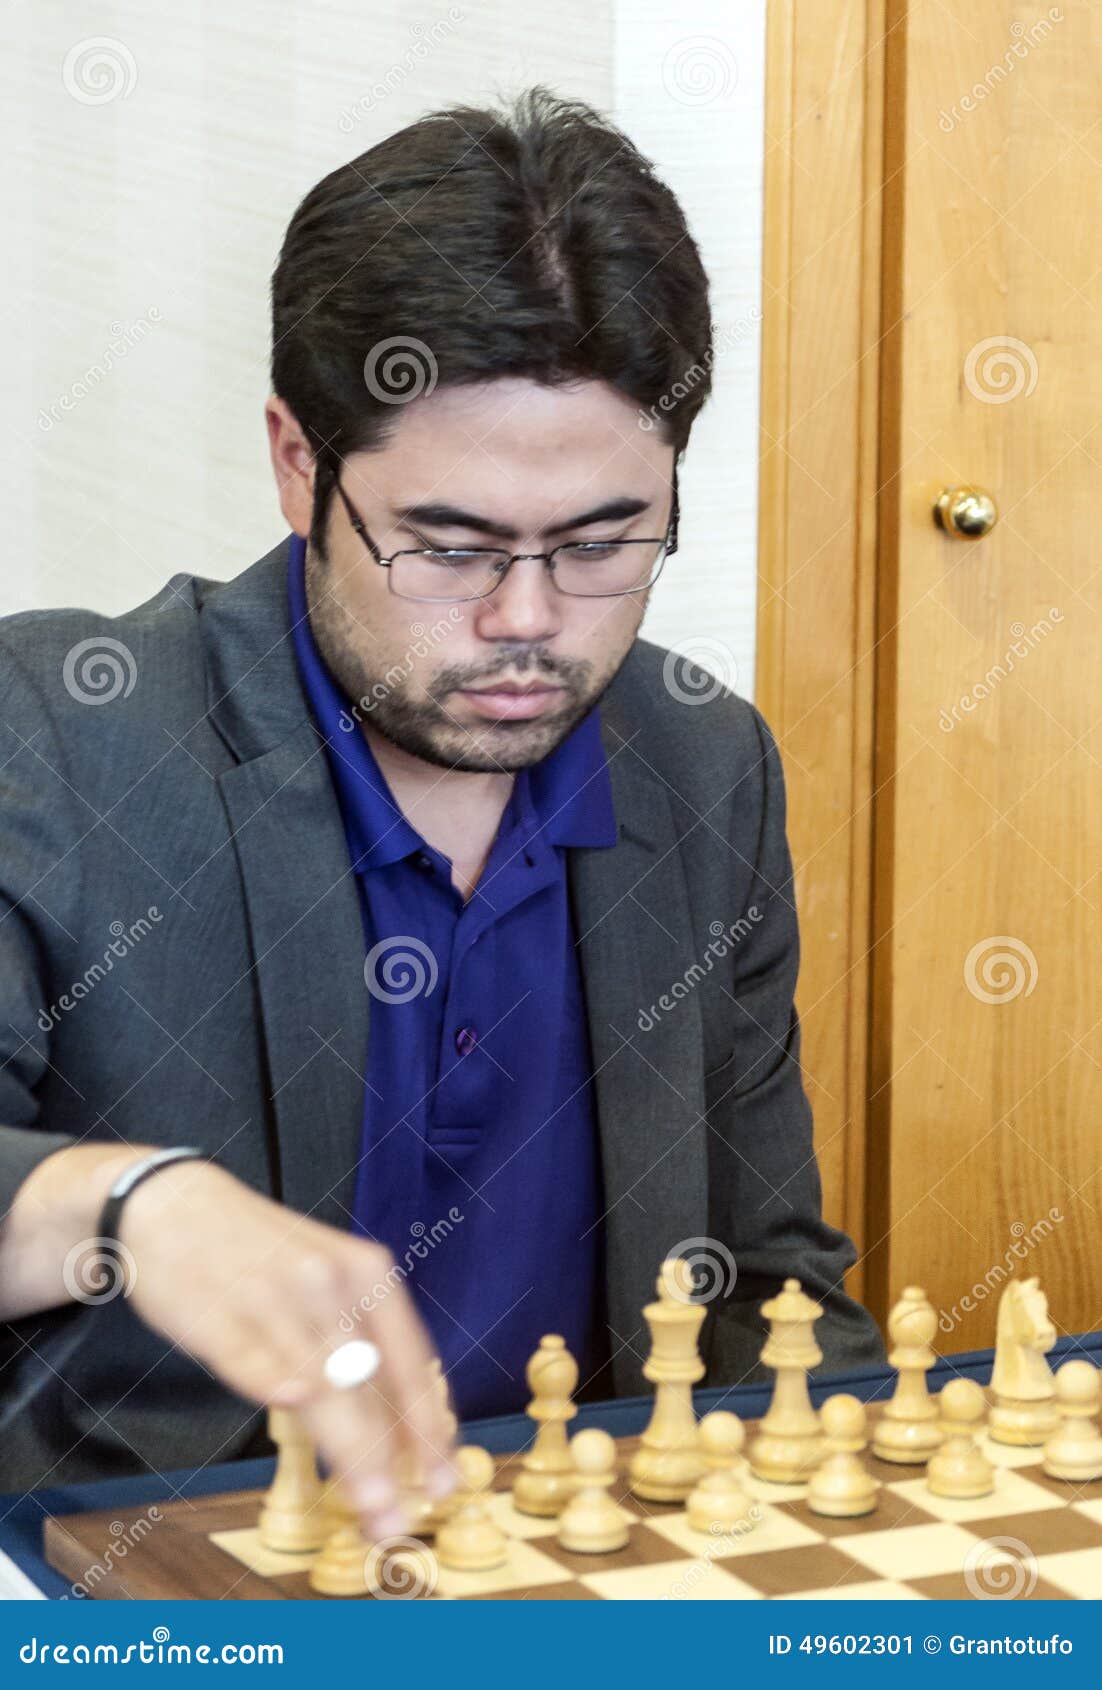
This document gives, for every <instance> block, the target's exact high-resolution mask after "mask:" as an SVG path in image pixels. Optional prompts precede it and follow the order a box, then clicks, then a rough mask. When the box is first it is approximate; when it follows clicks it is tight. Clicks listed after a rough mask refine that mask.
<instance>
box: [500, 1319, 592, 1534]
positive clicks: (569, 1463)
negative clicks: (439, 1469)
mask: <svg viewBox="0 0 1102 1690" xmlns="http://www.w3.org/2000/svg"><path fill="white" fill-rule="evenodd" d="M527 1379H528V1385H529V1388H530V1390H531V1392H532V1401H531V1402H530V1403H529V1405H528V1409H527V1414H528V1418H529V1419H530V1420H534V1421H535V1422H536V1426H537V1428H538V1430H537V1432H536V1437H535V1441H534V1443H533V1444H532V1447H531V1449H530V1450H529V1451H528V1452H527V1454H526V1455H525V1456H524V1458H523V1460H522V1461H521V1464H520V1472H519V1473H518V1474H517V1479H516V1483H515V1484H514V1486H513V1504H514V1506H515V1507H516V1508H519V1510H520V1512H521V1513H522V1514H536V1515H540V1516H543V1517H545V1518H551V1517H553V1516H554V1515H556V1514H560V1513H561V1512H562V1510H563V1507H564V1506H565V1504H566V1503H567V1502H568V1501H569V1500H570V1496H571V1494H572V1492H573V1489H574V1462H573V1460H572V1459H571V1455H570V1446H569V1444H568V1442H567V1437H566V1425H567V1421H569V1420H572V1419H573V1418H574V1416H575V1414H577V1412H578V1411H577V1409H576V1408H575V1407H574V1404H573V1403H572V1402H571V1400H570V1399H571V1396H572V1395H573V1392H574V1390H575V1388H576V1386H577V1383H578V1364H577V1362H576V1361H575V1360H574V1357H573V1356H572V1355H571V1354H570V1352H569V1350H568V1349H567V1347H566V1342H565V1340H564V1339H562V1338H560V1337H558V1336H557V1335H555V1334H552V1335H551V1336H549V1337H546V1338H542V1339H541V1340H540V1347H539V1349H538V1350H537V1351H536V1353H535V1355H534V1356H533V1357H532V1359H531V1361H530V1362H529V1363H528V1372H527Z"/></svg>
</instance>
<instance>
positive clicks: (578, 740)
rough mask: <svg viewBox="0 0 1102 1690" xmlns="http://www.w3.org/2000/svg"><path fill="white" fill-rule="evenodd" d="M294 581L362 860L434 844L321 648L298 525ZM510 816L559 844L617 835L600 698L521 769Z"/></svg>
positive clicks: (301, 639)
mask: <svg viewBox="0 0 1102 1690" xmlns="http://www.w3.org/2000/svg"><path fill="white" fill-rule="evenodd" d="M287 586H288V599H289V605H290V613H291V640H292V644H293V647H294V653H295V659H296V661H297V664H298V669H299V675H300V678H301V681H302V686H303V690H304V692H305V694H306V697H307V699H308V701H309V704H310V707H311V710H312V711H313V715H314V719H315V721H316V723H317V726H318V728H319V730H320V732H321V735H322V738H323V739H324V740H325V742H326V746H327V748H328V751H329V758H330V767H331V769H332V772H333V780H334V783H335V785H336V787H337V795H338V798H339V801H340V805H341V811H342V813H343V815H344V820H345V829H346V832H347V834H348V840H349V848H350V850H351V852H352V863H353V867H354V868H355V869H356V870H364V871H366V870H368V869H373V868H382V867H383V866H384V865H385V864H387V863H393V862H398V861H400V860H401V859H402V858H403V857H408V856H410V855H411V854H412V853H414V852H421V851H424V850H426V844H425V841H424V840H423V839H422V837H421V835H420V834H419V833H418V832H417V830H416V828H415V827H413V825H412V824H411V823H410V822H409V821H408V820H407V818H406V817H405V816H404V815H403V813H402V811H401V809H400V808H399V806H398V804H397V803H396V802H395V799H394V797H393V795H392V793H391V791H390V787H389V786H388V784H387V781H386V777H385V776H384V774H383V772H382V770H381V769H380V767H379V765H378V763H377V761H376V759H375V756H374V754H373V753H372V750H371V747H370V746H369V744H368V742H367V739H366V737H365V736H364V734H363V733H361V732H360V730H359V724H358V720H357V713H356V711H355V708H354V706H353V704H352V702H351V700H350V699H349V698H348V697H347V695H346V694H345V692H344V691H343V689H342V688H341V687H340V686H339V685H338V683H337V681H336V679H335V678H334V676H333V675H332V674H331V673H330V671H329V669H328V667H327V666H326V664H325V661H324V659H323V658H322V655H321V652H320V651H319V650H318V647H317V642H316V641H315V639H314V635H313V630H312V629H311V627H310V619H309V616H308V614H307V608H306V542H305V540H304V539H302V537H301V536H300V535H297V534H294V535H292V536H291V543H290V554H289V563H288V571H287ZM501 825H502V829H503V830H508V831H510V832H511V831H512V830H513V828H519V829H520V830H521V831H522V832H523V834H524V836H525V837H526V838H534V837H535V836H536V835H539V837H540V838H541V839H542V840H544V841H546V842H547V843H548V844H551V845H592V846H610V845H615V843H616V838H617V828H616V815H615V810H614V808H613V802H612V781H611V778H610V775H609V769H608V761H607V758H606V756H605V751H604V745H603V743H602V737H601V720H600V712H599V709H598V707H597V706H596V705H595V706H594V707H593V709H592V710H590V711H589V712H588V714H587V715H585V716H583V718H582V720H581V721H580V722H579V723H578V725H577V727H575V728H574V729H573V730H572V731H571V732H570V733H569V734H568V735H567V736H566V738H565V739H564V740H563V741H562V743H561V744H560V745H558V746H556V747H555V749H554V751H552V752H550V753H549V754H548V756H546V757H544V758H543V759H542V760H541V761H540V762H539V763H533V764H532V765H531V766H530V767H529V768H526V769H521V770H519V771H518V773H517V778H516V781H515V782H514V786H513V792H512V794H511V796H510V800H509V804H508V806H507V808H506V811H505V814H504V815H503V817H502V823H501Z"/></svg>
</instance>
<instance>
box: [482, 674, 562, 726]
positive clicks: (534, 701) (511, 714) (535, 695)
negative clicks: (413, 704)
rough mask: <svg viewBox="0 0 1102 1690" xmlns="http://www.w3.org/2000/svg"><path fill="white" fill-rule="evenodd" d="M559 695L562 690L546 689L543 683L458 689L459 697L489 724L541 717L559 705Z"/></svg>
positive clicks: (502, 682)
mask: <svg viewBox="0 0 1102 1690" xmlns="http://www.w3.org/2000/svg"><path fill="white" fill-rule="evenodd" d="M562 694H563V688H562V687H555V686H547V685H545V684H544V683H542V682H528V683H526V684H522V683H520V682H517V681H499V682H498V683H497V684H496V685H494V686H492V687H461V688H460V697H461V698H465V699H467V700H468V701H469V703H470V704H471V707H472V708H473V709H474V710H475V711H476V712H477V714H478V715H480V716H483V717H485V718H487V719H488V720H491V721H494V720H496V721H504V720H510V721H516V720H521V719H525V718H528V717H531V716H541V715H543V713H544V712H545V711H547V710H550V709H551V708H552V706H553V705H554V704H556V703H557V702H558V700H559V699H560V698H561V697H562Z"/></svg>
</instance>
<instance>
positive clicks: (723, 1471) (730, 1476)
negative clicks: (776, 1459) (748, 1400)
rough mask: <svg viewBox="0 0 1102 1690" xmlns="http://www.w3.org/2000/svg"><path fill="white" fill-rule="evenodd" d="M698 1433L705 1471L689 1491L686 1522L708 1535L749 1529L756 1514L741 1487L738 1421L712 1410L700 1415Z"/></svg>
mask: <svg viewBox="0 0 1102 1690" xmlns="http://www.w3.org/2000/svg"><path fill="white" fill-rule="evenodd" d="M698 1436H699V1440H700V1453H701V1456H702V1458H703V1461H704V1464H705V1466H706V1467H707V1469H708V1471H707V1472H706V1473H705V1475H704V1477H703V1478H702V1479H701V1480H700V1482H699V1483H698V1484H696V1485H694V1487H693V1489H692V1491H691V1492H690V1494H689V1502H688V1510H687V1512H688V1519H689V1525H690V1526H691V1527H692V1529H693V1531H694V1532H708V1533H709V1534H711V1535H718V1534H719V1533H723V1532H736V1531H743V1532H747V1531H749V1530H750V1529H751V1528H752V1526H753V1525H754V1524H755V1522H756V1519H757V1513H756V1510H755V1506H754V1504H753V1503H751V1501H750V1499H749V1497H748V1496H747V1495H746V1492H745V1491H744V1490H743V1488H742V1487H743V1481H744V1479H745V1476H746V1462H745V1460H744V1458H743V1454H742V1445H743V1439H744V1437H745V1432H744V1430H743V1425H742V1421H741V1420H740V1419H739V1417H738V1415H737V1414H730V1413H728V1412H727V1410H726V1409H716V1410H715V1412H714V1413H712V1414H706V1415H705V1416H704V1418H703V1420H702V1421H701V1422H700V1426H699V1430H698Z"/></svg>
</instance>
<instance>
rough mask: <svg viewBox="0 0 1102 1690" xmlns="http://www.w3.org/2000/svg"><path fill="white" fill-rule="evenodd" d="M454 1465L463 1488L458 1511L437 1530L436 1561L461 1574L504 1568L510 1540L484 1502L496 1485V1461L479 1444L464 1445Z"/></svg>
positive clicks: (457, 1452)
mask: <svg viewBox="0 0 1102 1690" xmlns="http://www.w3.org/2000/svg"><path fill="white" fill-rule="evenodd" d="M455 1465H456V1467H457V1469H458V1471H459V1475H460V1479H461V1480H462V1486H463V1488H462V1491H461V1493H460V1498H459V1504H458V1507H457V1508H456V1510H455V1512H454V1513H453V1514H452V1516H451V1518H450V1519H448V1520H446V1521H445V1522H444V1524H443V1525H442V1526H440V1527H439V1529H438V1530H437V1533H436V1556H437V1559H438V1561H439V1562H440V1565H441V1566H442V1567H450V1568H451V1569H452V1570H453V1571H454V1572H458V1573H486V1572H490V1571H491V1570H492V1569H493V1568H494V1567H503V1566H504V1565H505V1562H506V1560H507V1559H508V1541H507V1539H506V1536H505V1533H504V1532H503V1531H502V1530H501V1527H500V1526H498V1525H497V1523H496V1522H495V1521H494V1520H493V1519H491V1517H490V1515H489V1513H488V1512H487V1509H486V1504H485V1501H484V1495H485V1492H486V1491H488V1490H489V1489H490V1486H491V1485H492V1484H493V1482H494V1458H493V1456H492V1455H491V1454H490V1452H489V1451H488V1450H485V1449H480V1448H479V1446H478V1445H477V1444H464V1445H463V1446H462V1448H460V1449H457V1450H456V1452H455Z"/></svg>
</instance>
